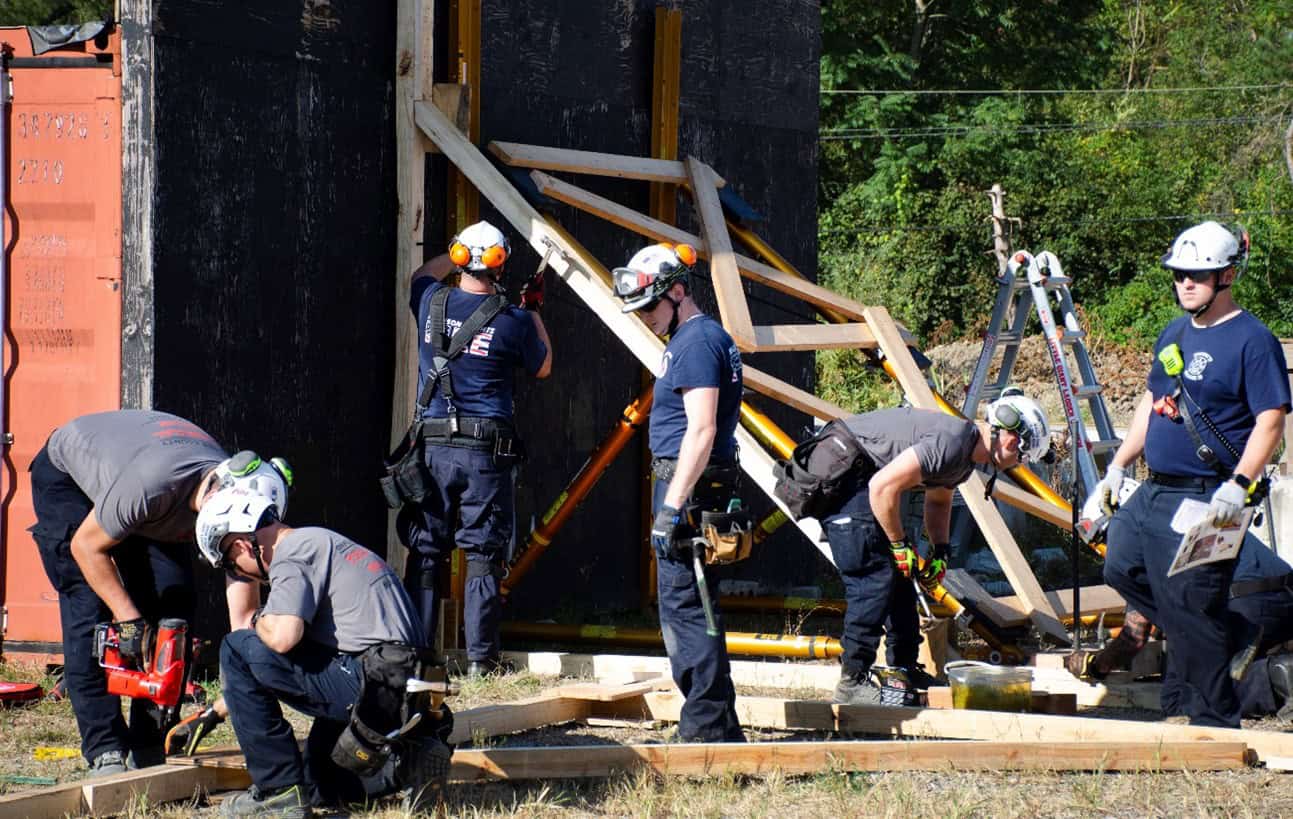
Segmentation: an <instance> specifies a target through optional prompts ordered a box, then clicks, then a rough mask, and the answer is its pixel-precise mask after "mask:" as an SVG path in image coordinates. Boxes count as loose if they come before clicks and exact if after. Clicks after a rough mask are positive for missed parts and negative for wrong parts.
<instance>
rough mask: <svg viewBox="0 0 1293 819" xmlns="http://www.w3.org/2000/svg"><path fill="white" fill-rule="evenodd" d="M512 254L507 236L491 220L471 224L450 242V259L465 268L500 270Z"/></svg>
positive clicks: (473, 270)
mask: <svg viewBox="0 0 1293 819" xmlns="http://www.w3.org/2000/svg"><path fill="white" fill-rule="evenodd" d="M511 255H512V247H511V245H509V244H508V243H507V237H506V236H504V235H503V232H502V231H501V230H499V229H498V228H496V227H494V226H493V225H491V224H490V223H489V222H477V223H476V224H474V225H469V226H467V228H466V229H465V230H463V232H462V233H459V234H458V235H457V236H455V237H453V241H452V242H450V243H449V261H451V262H453V263H454V264H456V265H457V266H458V267H461V268H462V269H463V270H467V271H471V272H477V271H482V270H498V269H499V268H501V267H502V266H503V263H504V262H506V261H507V257H508V256H511Z"/></svg>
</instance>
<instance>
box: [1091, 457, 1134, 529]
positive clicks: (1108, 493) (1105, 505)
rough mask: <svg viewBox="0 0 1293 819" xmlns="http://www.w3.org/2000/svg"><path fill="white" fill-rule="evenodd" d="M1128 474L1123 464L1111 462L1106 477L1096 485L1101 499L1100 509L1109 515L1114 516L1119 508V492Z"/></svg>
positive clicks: (1096, 493)
mask: <svg viewBox="0 0 1293 819" xmlns="http://www.w3.org/2000/svg"><path fill="white" fill-rule="evenodd" d="M1126 474H1127V470H1126V469H1124V468H1122V467H1121V466H1118V465H1117V464H1109V469H1108V471H1107V472H1105V473H1104V479H1103V480H1101V481H1100V482H1099V483H1098V484H1096V485H1095V495H1096V497H1097V498H1099V499H1100V511H1101V512H1104V513H1105V515H1107V516H1109V517H1113V513H1114V511H1116V510H1117V508H1118V493H1119V492H1121V491H1122V479H1123V478H1124V477H1125V476H1126Z"/></svg>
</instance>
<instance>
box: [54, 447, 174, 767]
mask: <svg viewBox="0 0 1293 819" xmlns="http://www.w3.org/2000/svg"><path fill="white" fill-rule="evenodd" d="M31 494H32V503H33V505H34V506H35V508H36V524H35V525H34V526H32V527H31V534H32V538H33V539H34V540H35V541H36V547H37V548H38V549H39V551H40V559H41V563H43V564H44V566H45V574H46V576H48V577H49V582H50V583H51V584H52V585H53V586H54V590H55V591H56V592H58V614H59V619H60V623H61V626H62V631H63V680H64V683H65V685H66V686H67V694H68V697H69V698H70V699H71V700H72V713H73V714H75V715H76V727H77V730H78V731H79V732H80V734H81V754H82V755H83V756H84V757H85V759H86V761H88V762H90V763H93V762H94V760H95V758H97V757H99V756H101V755H102V754H105V753H107V752H109V751H120V752H121V753H122V754H123V755H124V754H126V753H127V752H131V753H133V754H134V762H135V764H136V765H138V766H140V767H143V766H147V765H155V764H160V763H161V762H162V761H163V756H162V734H161V726H160V725H159V722H158V720H159V711H158V709H157V707H156V706H155V705H153V703H151V702H149V701H148V700H145V699H135V700H132V701H131V703H130V723H129V726H127V724H126V721H125V719H124V718H123V717H122V715H121V698H120V697H115V696H111V695H109V694H108V681H107V677H106V676H105V675H104V671H103V668H101V667H100V666H99V660H98V658H97V657H96V656H95V655H94V627H95V625H96V624H98V623H106V622H108V621H110V620H111V619H112V615H111V613H110V612H109V611H108V608H107V606H105V605H104V604H103V601H102V600H100V599H99V596H98V595H97V594H95V593H94V590H93V589H91V588H90V585H89V584H88V583H86V582H85V576H84V575H82V574H81V567H80V565H79V564H77V562H76V560H75V559H74V558H73V557H72V535H73V534H74V533H75V532H76V530H77V528H79V527H80V525H81V523H82V522H83V521H84V520H85V518H86V516H87V515H90V514H92V512H93V506H94V504H93V503H92V502H91V501H90V499H89V498H87V497H86V496H85V493H84V492H82V491H81V488H80V487H79V486H77V485H76V482H75V481H73V480H72V478H71V476H69V475H68V474H67V473H65V472H63V471H62V470H60V469H58V468H57V467H55V466H54V464H53V463H51V462H50V460H49V455H48V454H47V453H46V451H45V448H44V447H42V448H41V450H40V452H38V453H36V457H35V458H34V459H33V460H32V462H31ZM109 554H110V555H111V557H112V560H113V562H114V563H116V565H117V571H118V573H119V574H120V575H121V580H122V582H123V583H124V584H125V586H126V591H127V592H128V593H129V594H130V599H131V600H133V601H134V603H135V605H136V606H137V607H138V608H139V611H140V613H142V614H143V616H144V619H145V620H147V621H148V622H149V623H151V624H153V625H156V624H157V621H158V620H160V619H162V618H163V617H179V618H182V619H184V620H187V621H189V622H192V620H193V575H192V568H191V567H192V564H191V562H190V561H191V560H192V557H193V547H191V546H188V545H186V544H163V543H156V542H153V541H150V540H145V539H143V538H138V537H132V538H127V539H126V540H124V541H122V542H121V543H119V544H117V545H116V546H115V547H113V549H112V551H111V552H110V553H109Z"/></svg>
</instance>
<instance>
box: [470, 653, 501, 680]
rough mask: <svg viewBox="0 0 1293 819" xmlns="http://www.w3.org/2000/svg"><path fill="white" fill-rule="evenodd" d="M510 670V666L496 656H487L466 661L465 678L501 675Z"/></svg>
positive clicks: (473, 678)
mask: <svg viewBox="0 0 1293 819" xmlns="http://www.w3.org/2000/svg"><path fill="white" fill-rule="evenodd" d="M511 671H512V668H511V666H509V665H508V664H507V663H505V662H504V661H503V660H502V659H500V658H498V657H487V658H485V659H483V660H472V661H470V662H468V663H467V678H468V679H472V680H478V679H480V678H481V677H501V676H503V675H504V674H508V673H510V672H511Z"/></svg>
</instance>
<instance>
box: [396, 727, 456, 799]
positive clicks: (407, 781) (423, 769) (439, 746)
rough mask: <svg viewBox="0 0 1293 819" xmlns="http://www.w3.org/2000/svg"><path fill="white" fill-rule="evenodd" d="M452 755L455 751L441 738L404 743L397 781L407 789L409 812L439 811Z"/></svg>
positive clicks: (430, 737)
mask: <svg viewBox="0 0 1293 819" xmlns="http://www.w3.org/2000/svg"><path fill="white" fill-rule="evenodd" d="M452 756H453V748H451V747H449V745H447V744H446V743H445V742H444V741H442V740H441V739H440V738H439V737H434V736H429V737H420V738H418V739H411V740H407V741H406V742H405V743H404V752H403V754H402V755H401V757H400V762H399V765H398V766H396V769H395V779H396V781H397V782H398V783H399V786H400V787H401V788H402V789H403V793H404V800H403V808H404V810H405V812H407V813H411V814H412V813H429V812H432V811H436V810H437V809H438V808H439V806H440V803H441V802H442V801H443V800H444V786H445V782H447V781H448V779H449V759H450V757H452Z"/></svg>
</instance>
